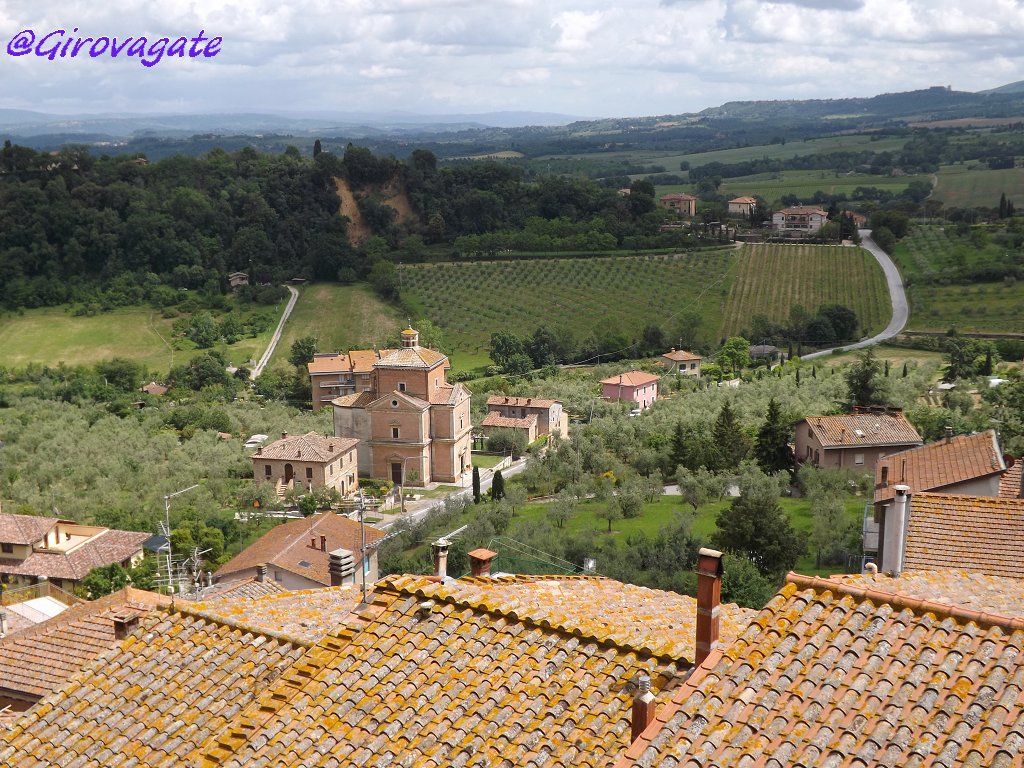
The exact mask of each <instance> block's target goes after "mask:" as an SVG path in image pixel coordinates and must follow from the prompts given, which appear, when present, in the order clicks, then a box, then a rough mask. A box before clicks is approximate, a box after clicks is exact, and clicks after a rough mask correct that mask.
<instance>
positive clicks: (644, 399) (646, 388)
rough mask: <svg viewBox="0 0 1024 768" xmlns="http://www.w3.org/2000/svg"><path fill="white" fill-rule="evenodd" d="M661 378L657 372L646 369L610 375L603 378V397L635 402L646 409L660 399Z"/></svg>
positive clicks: (641, 408)
mask: <svg viewBox="0 0 1024 768" xmlns="http://www.w3.org/2000/svg"><path fill="white" fill-rule="evenodd" d="M660 379H661V377H660V376H658V375H657V374H654V373H645V372H644V371H629V372H627V373H620V374H617V375H616V376H609V377H608V378H607V379H601V397H603V398H604V399H605V400H618V401H619V402H624V403H635V404H636V406H637V407H638V408H639V409H640V410H645V409H647V408H650V407H651V403H653V402H654V401H655V400H657V399H658V381H659V380H660Z"/></svg>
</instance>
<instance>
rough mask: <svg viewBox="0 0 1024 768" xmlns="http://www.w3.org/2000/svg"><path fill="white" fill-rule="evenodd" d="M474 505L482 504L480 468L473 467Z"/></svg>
mask: <svg viewBox="0 0 1024 768" xmlns="http://www.w3.org/2000/svg"><path fill="white" fill-rule="evenodd" d="M473 503H474V504H479V503H480V467H473Z"/></svg>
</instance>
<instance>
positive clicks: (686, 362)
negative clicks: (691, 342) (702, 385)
mask: <svg viewBox="0 0 1024 768" xmlns="http://www.w3.org/2000/svg"><path fill="white" fill-rule="evenodd" d="M703 359H704V358H702V357H701V356H700V355H698V354H695V353H694V352H687V351H686V350H685V349H676V348H675V347H672V349H670V350H669V351H668V352H666V353H665V354H663V355H662V356H661V360H660V362H661V364H662V365H663V366H665V368H666V369H667V371H668V372H669V373H676V374H679V375H680V376H693V377H694V378H697V379H699V378H700V361H701V360H703Z"/></svg>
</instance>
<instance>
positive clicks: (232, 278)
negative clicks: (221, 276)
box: [228, 272, 249, 291]
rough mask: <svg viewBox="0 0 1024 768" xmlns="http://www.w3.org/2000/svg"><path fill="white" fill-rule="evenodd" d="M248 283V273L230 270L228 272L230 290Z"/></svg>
mask: <svg viewBox="0 0 1024 768" xmlns="http://www.w3.org/2000/svg"><path fill="white" fill-rule="evenodd" d="M248 284H249V273H248V272H231V273H230V274H228V287H230V288H231V290H232V291H235V290H237V289H239V288H241V287H242V286H243V285H248Z"/></svg>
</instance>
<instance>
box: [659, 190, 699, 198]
mask: <svg viewBox="0 0 1024 768" xmlns="http://www.w3.org/2000/svg"><path fill="white" fill-rule="evenodd" d="M658 199H659V200H696V199H697V198H696V197H694V196H693V195H688V194H686V193H685V192H669V193H668V194H667V195H662V196H661V197H659V198H658Z"/></svg>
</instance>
